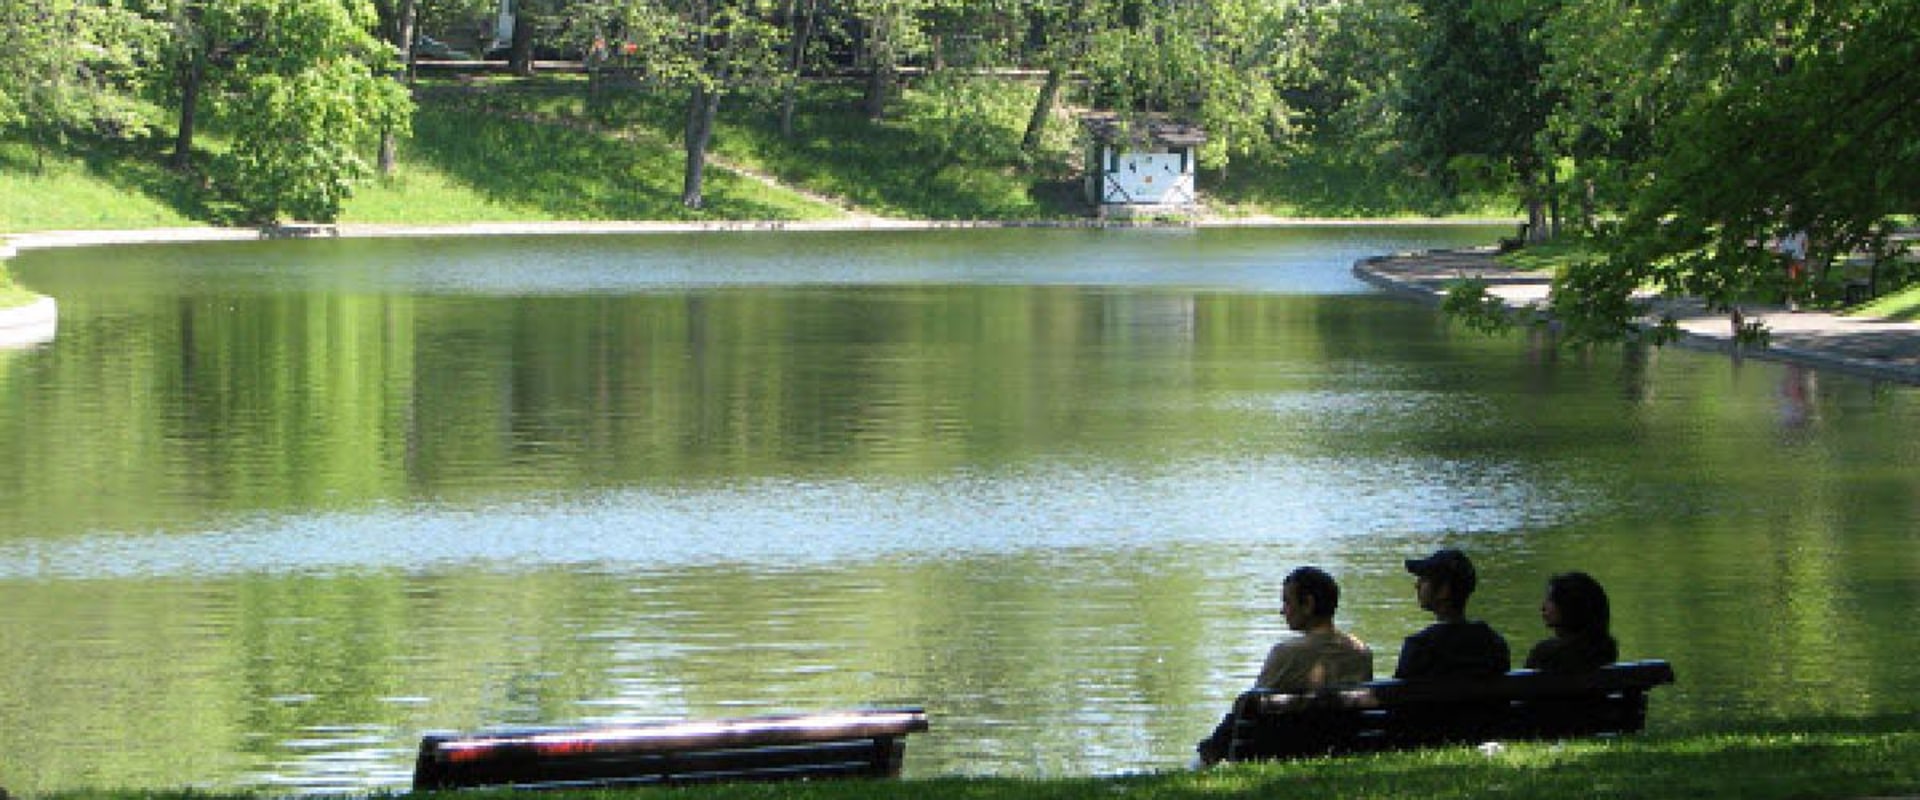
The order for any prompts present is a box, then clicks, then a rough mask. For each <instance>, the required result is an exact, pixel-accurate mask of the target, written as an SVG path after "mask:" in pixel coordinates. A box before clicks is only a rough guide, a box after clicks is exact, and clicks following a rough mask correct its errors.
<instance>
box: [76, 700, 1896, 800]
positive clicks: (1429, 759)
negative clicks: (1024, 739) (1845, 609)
mask: <svg viewBox="0 0 1920 800" xmlns="http://www.w3.org/2000/svg"><path fill="white" fill-rule="evenodd" d="M660 791H661V792H662V794H661V796H671V797H673V798H675V800H773V799H774V798H779V799H780V800H883V799H889V800H890V799H891V798H896V797H900V796H903V795H908V794H911V795H912V796H914V797H915V798H917V800H1112V798H1134V799H1135V800H1236V799H1237V798H1247V799H1248V800H1255V799H1256V798H1258V799H1260V800H1266V799H1268V798H1316V800H1317V799H1320V798H1330V799H1331V798H1375V799H1376V800H1398V799H1400V798H1404V799H1405V800H1449V799H1450V798H1461V799H1462V800H1465V798H1488V797H1491V798H1542V799H1543V800H1544V799H1547V798H1553V799H1556V800H1557V799H1558V798H1567V797H1591V798H1759V799H1761V800H1767V799H1769V798H1781V799H1782V800H1784V799H1785V798H1864V797H1897V796H1913V795H1915V794H1916V793H1920V731H1916V730H1915V729H1914V725H1913V720H1912V718H1911V717H1910V716H1890V717H1885V718H1878V719H1848V720H1812V721H1805V722H1800V723H1782V724H1779V725H1777V726H1773V727H1762V728H1756V729H1751V730H1745V731H1741V732H1721V733H1695V734H1668V735H1654V736H1646V737H1633V738H1627V739H1622V740H1617V741H1581V742H1572V743H1566V744H1552V743H1515V744H1509V745H1506V746H1505V748H1504V749H1502V750H1500V751H1498V752H1493V753H1484V752H1482V751H1481V750H1479V749H1475V748H1451V749H1444V750H1433V751H1425V752H1417V753H1398V754H1388V755H1380V756H1359V757H1351V758H1340V759H1321V760H1310V761H1300V762H1292V763H1266V764H1234V765H1226V766H1222V767H1218V768H1215V769H1211V770H1207V771H1204V772H1167V773H1159V774H1146V775H1138V776H1125V777H1107V778H1099V777H1083V778H1048V779H1015V778H935V779H925V780H911V781H845V782H823V783H779V784H746V785H734V786H715V787H693V788H685V789H671V790H660ZM449 796H452V795H449ZM458 796H459V797H465V798H495V797H497V798H505V797H519V796H522V795H519V794H514V793H511V792H507V791H483V792H462V793H460V794H459V795H458ZM542 796H544V797H550V798H555V800H586V799H587V798H593V799H595V800H601V799H604V800H613V798H633V797H640V796H646V793H645V792H635V791H632V790H626V791H600V792H589V791H569V792H554V793H548V794H543V795H542ZM55 797H56V798H62V799H63V800H64V799H65V798H106V799H107V800H136V799H139V800H147V799H149V798H164V797H179V798H183V800H184V798H187V797H192V798H195V800H216V799H217V798H219V797H220V795H215V794H208V793H205V792H198V791H195V792H179V793H174V794H166V793H160V794H156V793H153V792H150V791H122V792H77V793H68V794H61V795H56V796H55Z"/></svg>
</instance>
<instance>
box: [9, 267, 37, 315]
mask: <svg viewBox="0 0 1920 800" xmlns="http://www.w3.org/2000/svg"><path fill="white" fill-rule="evenodd" d="M39 299H40V295H37V294H34V293H33V292H29V291H27V290H25V289H22V288H20V287H18V286H15V285H13V281H12V280H11V279H10V278H8V277H7V274H6V272H4V271H0V309H8V308H16V307H19V306H24V305H26V304H28V303H32V302H34V301H36V300H39Z"/></svg>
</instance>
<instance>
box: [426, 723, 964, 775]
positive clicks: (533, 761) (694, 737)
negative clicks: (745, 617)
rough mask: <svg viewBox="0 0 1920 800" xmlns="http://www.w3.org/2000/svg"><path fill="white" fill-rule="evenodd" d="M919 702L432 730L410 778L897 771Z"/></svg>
mask: <svg viewBox="0 0 1920 800" xmlns="http://www.w3.org/2000/svg"><path fill="white" fill-rule="evenodd" d="M926 729H927V715H926V712H925V711H923V710H921V709H918V708H903V709H889V710H879V711H849V712H842V713H834V714H807V715H795V716H779V717H750V718H744V719H726V720H714V721H709V722H677V723H666V724H659V725H633V726H621V727H606V728H585V729H580V728H576V729H566V730H534V731H514V732H501V733H485V734H475V735H466V736H439V735H434V736H427V737H425V738H423V739H421V741H420V756H419V759H418V760H417V761H416V762H415V763H414V772H413V788H414V789H415V790H416V791H418V790H429V789H451V788H460V787H470V786H499V785H511V786H515V787H519V788H562V787H578V786H624V785H645V784H686V783H710V782H719V781H767V780H791V779H801V778H808V779H811V778H849V777H894V776H897V775H899V774H900V764H901V760H902V758H903V757H904V755H905V752H906V736H907V734H909V733H917V732H921V731H925V730H926Z"/></svg>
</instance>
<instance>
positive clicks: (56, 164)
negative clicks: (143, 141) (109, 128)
mask: <svg viewBox="0 0 1920 800" xmlns="http://www.w3.org/2000/svg"><path fill="white" fill-rule="evenodd" d="M148 156H149V154H148V153H143V152H140V151H138V150H137V149H136V148H134V147H131V146H117V147H111V148H103V149H101V150H98V151H95V152H94V153H92V154H89V155H88V156H86V157H80V156H74V155H69V154H66V153H47V152H42V151H39V150H37V149H35V148H32V147H29V146H27V145H25V144H22V143H19V142H13V141H0V232H20V231H43V230H67V229H102V228H156V227H168V226H178V225H191V224H194V222H193V220H192V218H191V215H192V214H193V213H194V210H193V209H194V203H193V201H192V200H191V194H192V192H191V191H190V190H189V189H188V187H187V185H186V184H185V183H184V182H183V181H180V180H179V179H177V178H175V177H174V176H173V175H172V174H171V173H168V172H167V171H166V170H164V169H162V168H161V167H160V166H159V164H158V161H157V160H156V159H154V158H150V157H148Z"/></svg>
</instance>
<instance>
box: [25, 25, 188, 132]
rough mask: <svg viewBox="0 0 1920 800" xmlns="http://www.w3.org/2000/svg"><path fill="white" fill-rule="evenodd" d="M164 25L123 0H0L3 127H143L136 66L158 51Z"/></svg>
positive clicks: (93, 129)
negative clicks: (30, 0)
mask: <svg viewBox="0 0 1920 800" xmlns="http://www.w3.org/2000/svg"><path fill="white" fill-rule="evenodd" d="M161 33H162V27H161V26H160V24H159V23H158V22H157V21H156V20H154V19H151V18H148V17H145V16H142V15H141V14H140V13H139V12H138V11H137V10H136V9H133V8H129V7H127V4H126V3H123V2H99V1H98V0H93V1H89V0H36V1H35V2H24V1H23V0H8V2H4V3H0V133H14V134H19V133H25V134H28V135H31V136H34V137H36V138H39V139H41V140H43V141H44V140H57V139H60V138H63V137H65V136H66V135H67V134H69V133H71V132H80V133H83V134H96V133H108V134H113V135H135V134H139V133H141V132H143V131H144V130H145V129H146V126H147V122H148V119H149V114H148V109H147V108H146V107H145V105H144V104H143V103H141V102H140V100H139V91H140V81H141V79H142V77H143V75H142V73H141V72H140V70H139V69H138V67H139V65H140V64H141V63H142V62H143V61H146V60H150V59H152V58H153V57H154V56H155V54H156V52H157V50H158V47H159V45H160V43H161V41H162V37H161Z"/></svg>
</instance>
